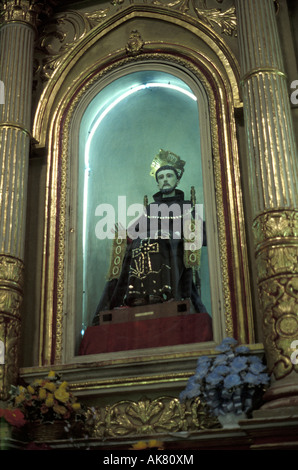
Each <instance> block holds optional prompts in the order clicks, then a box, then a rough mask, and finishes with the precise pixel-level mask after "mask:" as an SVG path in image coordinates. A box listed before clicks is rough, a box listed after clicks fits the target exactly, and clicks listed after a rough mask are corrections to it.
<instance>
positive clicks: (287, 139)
mask: <svg viewBox="0 0 298 470" xmlns="http://www.w3.org/2000/svg"><path fill="white" fill-rule="evenodd" d="M235 4H236V11H237V21H238V37H239V48H240V61H241V74H242V96H243V107H244V118H245V128H246V139H247V149H248V160H249V165H250V175H249V177H250V188H251V200H252V205H253V212H254V222H253V232H254V239H255V256H256V262H257V283H258V290H259V296H260V306H261V310H262V316H263V341H264V347H265V351H266V356H267V363H268V367H269V370H270V372H271V374H272V379H273V380H272V382H273V383H272V386H271V388H270V390H269V392H268V393H267V395H266V398H267V400H268V403H267V405H266V407H268V408H271V407H272V408H273V407H275V406H276V405H278V406H287V405H289V404H291V405H293V404H295V405H298V375H297V373H296V372H297V371H298V369H297V365H295V363H294V361H293V360H292V359H291V356H292V354H293V352H294V349H293V348H292V343H293V341H294V340H297V339H298V158H297V148H296V142H295V136H294V130H293V123H292V116H291V110H290V103H289V94H288V88H287V80H286V76H285V72H284V66H283V59H282V53H281V47H280V41H279V35H278V29H277V23H276V16H275V8H274V2H273V0H262V1H260V0H245V1H243V0H235ZM287 396H288V398H286V397H287ZM271 400H272V401H271ZM275 400H277V401H275Z"/></svg>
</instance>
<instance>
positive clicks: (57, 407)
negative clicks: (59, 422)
mask: <svg viewBox="0 0 298 470" xmlns="http://www.w3.org/2000/svg"><path fill="white" fill-rule="evenodd" d="M53 410H54V411H55V412H56V413H57V414H58V415H62V416H63V415H64V414H65V413H66V411H67V409H66V408H65V406H62V405H57V404H55V405H54V406H53Z"/></svg>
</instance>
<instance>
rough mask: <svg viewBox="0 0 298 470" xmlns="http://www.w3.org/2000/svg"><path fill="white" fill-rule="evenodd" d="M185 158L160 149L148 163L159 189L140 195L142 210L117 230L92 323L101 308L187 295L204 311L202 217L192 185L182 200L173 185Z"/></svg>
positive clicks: (177, 182) (203, 226)
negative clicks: (187, 197) (108, 268)
mask: <svg viewBox="0 0 298 470" xmlns="http://www.w3.org/2000/svg"><path fill="white" fill-rule="evenodd" d="M184 166H185V161H183V160H181V158H180V157H179V156H178V155H175V154H174V153H173V152H170V151H165V150H160V151H159V153H158V155H156V156H155V158H154V159H153V162H152V164H151V172H150V174H151V176H153V177H154V178H155V181H156V183H157V186H158V189H159V191H158V192H157V193H156V194H154V195H153V202H151V203H150V204H148V201H147V197H146V196H145V200H144V211H143V214H142V215H141V216H140V217H139V218H138V220H136V221H135V222H134V223H133V224H132V225H131V226H129V227H128V228H127V230H126V231H125V232H124V233H125V235H123V230H119V227H118V230H117V231H116V233H115V237H114V241H113V251H112V258H111V265H110V270H109V273H108V280H107V283H106V286H105V289H104V292H103V294H102V297H101V299H100V301H99V304H98V307H97V310H96V313H95V316H94V319H93V325H97V324H99V318H100V313H101V312H104V311H107V310H109V311H110V310H113V309H119V310H118V311H119V313H118V314H119V315H121V309H122V308H127V307H136V306H143V305H152V304H160V303H164V302H171V301H179V300H186V299H187V300H189V301H190V303H191V307H192V312H193V313H201V312H205V313H206V312H207V310H206V307H205V306H204V304H203V303H202V300H201V296H200V279H199V275H198V269H199V266H200V250H201V247H202V245H206V236H205V223H204V222H203V220H202V217H200V215H199V214H198V213H197V210H196V209H197V204H196V201H195V195H194V190H193V188H192V192H191V199H190V200H185V199H184V193H183V191H181V190H179V189H177V186H178V184H179V182H180V180H181V178H182V176H183V172H184Z"/></svg>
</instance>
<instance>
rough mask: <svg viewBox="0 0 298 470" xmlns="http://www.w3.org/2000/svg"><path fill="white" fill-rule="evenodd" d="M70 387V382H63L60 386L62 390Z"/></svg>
mask: <svg viewBox="0 0 298 470" xmlns="http://www.w3.org/2000/svg"><path fill="white" fill-rule="evenodd" d="M67 387H68V382H65V381H64V382H62V384H61V385H60V388H67Z"/></svg>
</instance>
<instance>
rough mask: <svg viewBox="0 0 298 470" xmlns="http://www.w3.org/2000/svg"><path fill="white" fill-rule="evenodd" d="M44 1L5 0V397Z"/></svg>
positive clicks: (1, 74) (0, 190) (0, 32)
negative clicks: (37, 43)
mask: <svg viewBox="0 0 298 470" xmlns="http://www.w3.org/2000/svg"><path fill="white" fill-rule="evenodd" d="M39 8H40V5H39V6H38V5H37V3H36V2H34V1H29V0H13V1H11V0H4V1H3V2H2V3H0V13H2V15H0V18H1V20H0V21H1V25H0V26H1V27H0V80H1V82H2V83H3V85H4V90H5V94H4V97H5V100H4V104H2V105H0V162H1V176H0V340H1V341H3V343H4V349H5V351H4V352H5V363H4V364H1V365H0V398H1V399H5V398H6V397H7V393H8V390H9V387H10V384H12V383H14V382H15V380H16V378H17V374H18V355H19V337H20V325H21V310H20V309H21V304H22V299H23V271H24V270H23V260H24V243H25V216H26V199H27V198H26V195H27V173H28V160H29V150H30V141H31V136H30V129H31V96H32V74H33V52H34V41H35V34H36V31H35V25H36V19H37V13H38V9H39Z"/></svg>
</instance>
